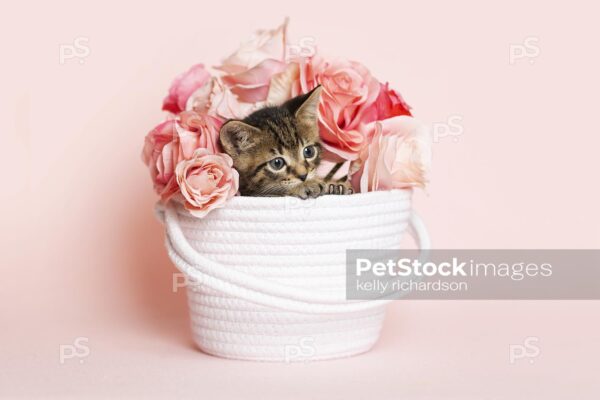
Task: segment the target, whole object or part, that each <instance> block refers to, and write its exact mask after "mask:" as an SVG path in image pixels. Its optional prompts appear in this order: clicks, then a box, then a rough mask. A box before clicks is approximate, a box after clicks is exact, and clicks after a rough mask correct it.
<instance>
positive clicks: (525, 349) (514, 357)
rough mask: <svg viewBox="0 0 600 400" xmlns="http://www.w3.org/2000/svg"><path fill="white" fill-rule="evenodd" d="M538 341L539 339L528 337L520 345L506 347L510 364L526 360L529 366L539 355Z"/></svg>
mask: <svg viewBox="0 0 600 400" xmlns="http://www.w3.org/2000/svg"><path fill="white" fill-rule="evenodd" d="M539 341H540V339H539V338H538V337H536V336H528V337H526V338H525V340H524V341H523V343H522V344H521V343H518V344H510V345H508V359H509V361H510V363H511V364H515V363H516V362H517V361H519V360H522V359H527V360H529V363H530V364H533V363H534V360H535V358H537V357H538V356H539V355H540V347H539V345H538V343H539Z"/></svg>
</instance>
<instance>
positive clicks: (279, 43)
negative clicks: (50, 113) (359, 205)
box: [142, 21, 430, 216]
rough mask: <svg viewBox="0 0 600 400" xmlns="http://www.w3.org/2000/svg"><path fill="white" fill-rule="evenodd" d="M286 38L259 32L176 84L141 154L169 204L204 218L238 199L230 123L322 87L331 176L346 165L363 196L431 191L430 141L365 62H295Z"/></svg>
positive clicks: (282, 33) (322, 125)
mask: <svg viewBox="0 0 600 400" xmlns="http://www.w3.org/2000/svg"><path fill="white" fill-rule="evenodd" d="M286 30H287V21H286V22H285V23H284V24H282V25H281V26H280V27H278V28H276V29H274V30H264V31H258V32H257V33H256V34H255V35H254V36H253V37H252V38H251V40H249V41H247V42H245V43H244V44H242V46H241V47H240V48H239V49H238V50H237V51H236V52H235V53H233V54H232V55H230V56H229V57H227V58H226V59H225V60H224V61H223V62H222V64H221V65H219V66H217V67H215V68H214V71H212V72H211V71H210V70H209V69H207V68H205V66H204V65H203V64H197V65H194V66H193V67H191V68H190V69H189V70H188V71H187V72H185V73H183V74H181V75H180V76H178V77H177V78H176V79H175V80H174V81H173V83H172V85H171V88H170V89H169V94H168V95H167V97H166V98H165V99H164V101H163V107H162V108H163V110H165V111H167V112H168V117H167V119H166V121H165V122H163V123H161V124H159V125H158V126H156V127H155V128H154V129H152V130H151V131H150V132H149V133H148V135H147V136H146V138H145V143H144V149H143V154H142V157H143V160H144V162H145V163H146V165H147V166H148V168H149V170H150V175H151V178H152V181H153V183H154V189H155V190H156V192H157V193H158V194H159V195H160V197H161V200H163V201H167V200H168V199H169V198H171V197H172V196H174V195H177V194H180V195H181V196H182V197H183V199H184V200H185V205H186V208H188V209H189V210H190V211H191V212H192V213H194V214H195V215H198V216H202V215H205V214H206V213H207V212H209V211H210V210H212V209H214V208H217V207H221V206H223V204H224V203H225V202H226V201H227V200H228V199H229V198H231V197H232V196H235V195H236V193H237V191H238V174H237V171H235V170H234V169H233V163H232V160H231V158H230V157H229V156H228V155H227V154H224V153H223V152H222V149H221V148H220V145H219V129H220V128H221V126H222V125H223V123H224V122H225V121H227V120H228V119H242V118H244V117H245V116H247V115H248V114H250V113H251V112H253V111H255V110H257V109H259V108H261V107H263V106H265V105H267V104H281V103H283V102H284V101H286V100H288V99H290V98H292V97H294V96H297V95H299V94H303V93H308V92H309V91H310V90H311V89H313V88H315V87H316V86H318V85H321V86H322V88H323V90H322V95H321V99H320V104H319V129H320V136H321V140H322V143H323V147H324V150H325V154H324V155H323V159H324V161H323V162H322V164H321V169H322V170H323V172H322V173H323V174H324V175H325V174H327V172H329V170H331V168H332V167H333V166H334V165H335V164H338V163H340V162H343V163H344V164H343V165H344V168H342V169H341V171H340V172H339V173H342V174H347V175H348V176H349V178H350V180H351V183H352V186H353V188H354V191H355V192H368V191H374V190H391V189H399V188H408V187H414V186H419V187H423V186H424V185H425V182H426V178H425V176H426V172H427V169H428V165H429V160H430V135H429V131H428V130H427V129H426V127H425V126H424V125H422V124H421V123H419V122H418V121H417V120H415V119H414V118H413V117H412V115H411V112H410V107H409V106H408V105H407V104H406V103H405V102H404V100H403V99H402V97H401V96H400V94H399V93H398V92H396V91H394V90H393V89H391V88H390V87H389V85H388V84H387V83H382V82H380V81H378V80H377V79H376V78H375V77H373V76H372V75H371V74H370V72H369V70H368V69H367V68H366V67H365V66H363V65H362V64H360V63H358V62H355V61H348V60H342V59H336V58H328V57H325V56H322V55H321V54H319V53H317V52H316V51H314V52H311V55H310V56H299V55H296V56H295V55H289V54H288V53H289V51H288V50H289V48H290V47H289V46H290V45H289V44H288V43H287V34H286ZM313 53H314V54H313Z"/></svg>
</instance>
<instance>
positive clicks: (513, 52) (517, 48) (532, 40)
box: [508, 36, 541, 65]
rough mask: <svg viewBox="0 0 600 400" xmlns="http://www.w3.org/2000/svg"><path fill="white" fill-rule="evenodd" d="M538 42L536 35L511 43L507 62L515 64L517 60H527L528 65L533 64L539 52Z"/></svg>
mask: <svg viewBox="0 0 600 400" xmlns="http://www.w3.org/2000/svg"><path fill="white" fill-rule="evenodd" d="M539 42H540V39H539V38H538V37H536V36H529V37H526V38H525V40H523V43H511V44H510V45H509V56H508V63H509V64H510V65H515V64H516V63H517V62H518V61H525V60H527V61H529V64H530V65H533V64H534V63H535V60H536V58H537V57H539V55H540V53H541V50H540V46H539Z"/></svg>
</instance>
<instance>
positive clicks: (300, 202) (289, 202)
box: [285, 196, 317, 215]
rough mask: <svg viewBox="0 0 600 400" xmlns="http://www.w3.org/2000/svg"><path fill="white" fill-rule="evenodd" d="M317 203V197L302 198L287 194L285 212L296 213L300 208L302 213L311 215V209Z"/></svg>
mask: <svg viewBox="0 0 600 400" xmlns="http://www.w3.org/2000/svg"><path fill="white" fill-rule="evenodd" d="M316 204H317V199H314V198H312V197H311V198H308V199H301V198H299V197H290V196H287V197H286V198H285V213H290V214H292V213H296V212H298V210H300V211H299V212H300V214H303V215H309V214H310V213H311V211H312V210H313V209H314V208H315V205H316Z"/></svg>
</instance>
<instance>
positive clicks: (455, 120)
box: [431, 115, 464, 143]
mask: <svg viewBox="0 0 600 400" xmlns="http://www.w3.org/2000/svg"><path fill="white" fill-rule="evenodd" d="M462 121H463V117H462V116H460V115H451V116H449V117H448V119H446V121H444V122H435V123H433V124H432V125H431V130H432V133H433V143H439V142H440V141H441V140H442V139H444V138H452V141H453V142H454V143H457V142H458V138H459V137H460V136H461V135H462V134H463V132H464V127H463V124H462Z"/></svg>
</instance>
